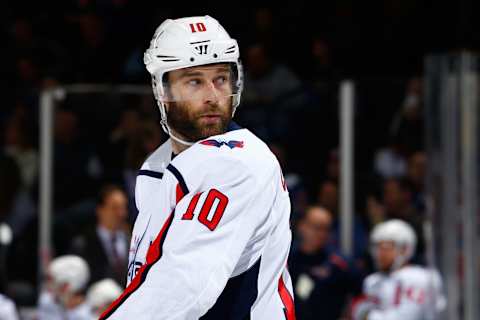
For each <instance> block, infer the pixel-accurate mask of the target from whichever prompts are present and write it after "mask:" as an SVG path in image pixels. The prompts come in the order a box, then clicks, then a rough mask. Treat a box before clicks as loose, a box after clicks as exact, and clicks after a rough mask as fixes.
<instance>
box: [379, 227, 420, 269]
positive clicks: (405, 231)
mask: <svg viewBox="0 0 480 320" xmlns="http://www.w3.org/2000/svg"><path fill="white" fill-rule="evenodd" d="M384 241H388V242H393V243H394V245H395V246H396V248H397V249H403V250H398V255H397V257H396V258H395V262H394V265H393V266H392V268H393V269H397V268H399V267H400V266H402V265H403V264H405V263H407V262H408V261H409V260H410V259H411V258H412V256H413V255H414V254H415V248H416V245H417V236H416V235H415V231H414V230H413V228H412V227H411V226H410V225H409V224H408V223H406V222H404V221H402V220H398V219H393V220H388V221H385V222H382V223H379V224H378V225H376V226H375V228H374V229H373V231H372V233H371V235H370V243H371V245H372V256H373V257H375V246H376V245H377V244H378V243H380V242H384Z"/></svg>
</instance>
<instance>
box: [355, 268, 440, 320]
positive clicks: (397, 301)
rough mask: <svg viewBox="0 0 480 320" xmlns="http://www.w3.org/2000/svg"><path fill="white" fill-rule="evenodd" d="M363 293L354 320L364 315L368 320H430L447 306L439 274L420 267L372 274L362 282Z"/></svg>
mask: <svg viewBox="0 0 480 320" xmlns="http://www.w3.org/2000/svg"><path fill="white" fill-rule="evenodd" d="M363 292H364V295H365V300H363V302H361V303H359V304H357V305H356V306H355V308H354V310H353V314H354V319H355V320H364V319H365V314H366V313H367V312H368V317H367V318H366V319H367V320H380V319H381V320H407V319H408V320H426V319H428V320H430V319H432V320H433V319H437V317H436V316H437V315H438V314H439V313H440V312H441V311H443V310H444V309H445V306H446V300H445V297H444V295H443V293H442V282H441V278H440V276H439V274H438V273H437V272H436V271H433V270H431V269H426V268H423V267H420V266H410V265H409V266H405V267H403V268H401V269H399V270H396V271H394V272H392V273H391V274H385V273H380V272H377V273H374V274H372V275H370V276H368V277H367V278H366V279H365V281H364V284H363Z"/></svg>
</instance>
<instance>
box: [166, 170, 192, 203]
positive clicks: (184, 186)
mask: <svg viewBox="0 0 480 320" xmlns="http://www.w3.org/2000/svg"><path fill="white" fill-rule="evenodd" d="M167 170H169V171H170V172H171V173H173V175H174V176H175V178H177V181H178V183H179V184H180V188H182V191H183V194H184V195H185V194H189V193H190V192H189V191H188V187H187V184H186V183H185V179H183V177H182V174H181V173H180V171H178V169H177V168H175V167H174V166H173V165H172V164H171V163H170V164H169V165H168V166H167Z"/></svg>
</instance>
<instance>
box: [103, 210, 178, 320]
mask: <svg viewBox="0 0 480 320" xmlns="http://www.w3.org/2000/svg"><path fill="white" fill-rule="evenodd" d="M173 216H174V212H172V213H171V214H170V216H169V217H168V219H167V221H165V223H164V224H163V227H162V230H160V232H159V233H158V235H157V237H156V238H155V241H154V242H153V243H152V244H151V245H150V247H149V248H148V252H147V261H146V263H145V264H144V265H143V266H142V267H141V268H140V269H139V270H138V273H137V275H136V276H135V278H133V280H132V282H130V284H129V285H128V287H127V288H126V289H125V291H123V293H122V294H121V295H120V297H118V298H117V300H115V301H114V302H113V303H112V304H111V305H110V306H109V307H108V309H107V310H105V312H103V313H102V315H101V316H100V318H99V320H105V319H108V317H110V316H111V315H112V314H113V313H114V312H115V311H116V310H117V309H118V308H119V307H120V305H121V304H122V303H123V302H125V300H127V299H128V297H129V296H130V295H131V294H132V293H133V292H135V290H137V289H138V288H139V287H140V286H141V285H142V283H143V282H144V281H145V278H146V277H147V273H148V271H149V270H150V268H151V267H152V266H153V265H154V264H155V263H156V262H157V261H158V260H160V258H161V257H162V246H163V242H164V241H165V238H166V236H167V232H168V229H169V228H170V225H171V224H172V221H173Z"/></svg>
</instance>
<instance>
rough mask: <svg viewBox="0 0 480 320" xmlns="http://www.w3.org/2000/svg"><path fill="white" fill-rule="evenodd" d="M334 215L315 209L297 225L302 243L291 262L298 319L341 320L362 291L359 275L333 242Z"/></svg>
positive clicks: (320, 208)
mask: <svg viewBox="0 0 480 320" xmlns="http://www.w3.org/2000/svg"><path fill="white" fill-rule="evenodd" d="M332 223H333V217H332V214H331V213H330V212H329V211H328V210H327V209H325V208H322V207H319V206H312V207H309V208H308V209H307V211H306V212H305V215H304V217H303V218H302V219H301V220H300V222H299V223H298V225H297V230H296V231H297V232H298V234H299V237H300V240H299V243H298V245H297V246H296V248H294V249H293V250H292V252H291V256H290V258H289V270H290V274H291V276H292V282H293V286H294V288H295V306H296V312H297V316H298V319H302V320H309V319H318V317H321V318H322V319H325V320H329V319H331V320H337V319H339V318H340V317H341V315H342V313H343V311H344V309H345V307H346V303H347V299H348V296H349V295H350V294H352V293H357V292H358V291H359V290H360V288H361V278H360V277H359V274H358V273H357V272H355V270H354V269H353V268H352V267H351V266H350V265H349V262H348V261H347V260H346V259H345V258H343V257H342V256H341V255H340V254H339V253H338V251H337V250H335V249H334V248H332V247H331V246H330V245H329V244H330V241H331V228H332Z"/></svg>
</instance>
